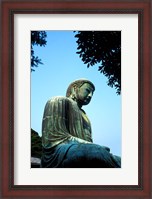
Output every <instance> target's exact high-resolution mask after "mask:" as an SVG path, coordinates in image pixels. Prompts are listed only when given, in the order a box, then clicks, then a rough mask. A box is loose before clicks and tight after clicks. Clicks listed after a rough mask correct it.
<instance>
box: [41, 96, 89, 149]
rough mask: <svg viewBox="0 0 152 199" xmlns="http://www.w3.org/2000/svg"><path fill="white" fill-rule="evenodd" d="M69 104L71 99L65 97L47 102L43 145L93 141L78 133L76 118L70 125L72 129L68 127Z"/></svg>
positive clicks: (43, 124)
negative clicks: (74, 122) (75, 123)
mask: <svg viewBox="0 0 152 199" xmlns="http://www.w3.org/2000/svg"><path fill="white" fill-rule="evenodd" d="M68 104H69V101H68V100H67V99H66V98H64V97H55V98H52V99H51V100H49V101H48V102H47V104H46V107H45V110H44V116H43V123H42V143H43V146H47V147H51V146H52V147H53V146H55V145H58V144H60V143H62V142H66V141H76V142H79V143H91V142H88V141H86V140H84V139H83V138H81V137H80V136H79V135H78V132H77V130H78V127H77V126H76V125H74V124H73V121H74V120H75V118H73V121H72V123H71V125H70V127H69V128H70V130H69V129H68V127H67V126H68V125H69V121H68V120H67V117H66V113H67V109H68V108H67V106H68ZM71 111H72V110H71ZM71 117H72V116H71ZM79 128H80V127H79Z"/></svg>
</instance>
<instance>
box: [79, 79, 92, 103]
mask: <svg viewBox="0 0 152 199" xmlns="http://www.w3.org/2000/svg"><path fill="white" fill-rule="evenodd" d="M93 92H94V89H93V87H92V86H91V85H90V84H89V83H84V84H83V85H82V86H81V87H79V88H76V100H77V103H78V104H79V105H80V106H83V105H87V104H89V102H90V101H91V98H92V96H93Z"/></svg>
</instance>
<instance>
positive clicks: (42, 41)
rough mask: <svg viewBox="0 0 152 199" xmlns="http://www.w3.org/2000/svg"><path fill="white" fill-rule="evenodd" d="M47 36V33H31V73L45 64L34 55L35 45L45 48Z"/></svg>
mask: <svg viewBox="0 0 152 199" xmlns="http://www.w3.org/2000/svg"><path fill="white" fill-rule="evenodd" d="M46 37H47V34H46V32H45V31H31V71H35V69H34V68H35V67H38V65H39V64H43V63H42V62H41V59H39V57H38V56H35V54H34V49H33V46H34V45H37V46H38V45H40V46H45V45H46V43H47V41H46Z"/></svg>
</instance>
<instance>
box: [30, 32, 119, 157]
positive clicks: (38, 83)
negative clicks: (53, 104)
mask: <svg viewBox="0 0 152 199" xmlns="http://www.w3.org/2000/svg"><path fill="white" fill-rule="evenodd" d="M74 35H75V33H74V32H73V31H47V39H46V40H47V45H46V46H45V47H39V46H34V51H35V55H37V56H38V57H39V58H40V59H41V60H42V62H43V65H39V67H38V68H36V69H35V72H32V73H31V128H33V129H34V130H35V131H37V132H38V133H39V134H40V135H41V134H42V133H41V125H42V117H43V111H44V107H45V104H46V102H47V100H48V99H50V98H51V97H53V96H65V93H66V89H67V87H68V85H69V84H70V83H71V82H72V81H74V80H76V79H79V78H86V79H89V80H90V81H92V82H93V83H94V85H95V87H96V90H95V92H94V95H93V98H92V101H91V102H90V104H89V105H87V106H83V109H84V110H85V111H86V113H87V115H88V117H89V119H90V121H91V124H92V133H93V142H94V143H96V144H100V145H104V146H108V147H110V149H111V152H112V153H113V154H115V155H121V96H119V95H117V94H116V90H115V89H114V88H111V87H109V86H108V85H107V78H106V77H105V76H104V75H102V74H101V73H100V72H98V64H97V65H96V66H93V67H90V68H87V66H86V65H85V64H84V63H83V62H82V60H81V59H80V58H79V55H78V54H76V51H77V43H76V38H74Z"/></svg>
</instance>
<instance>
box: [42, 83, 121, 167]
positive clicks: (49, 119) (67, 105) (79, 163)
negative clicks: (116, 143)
mask: <svg viewBox="0 0 152 199" xmlns="http://www.w3.org/2000/svg"><path fill="white" fill-rule="evenodd" d="M94 91H95V86H94V84H93V83H92V82H91V81H89V80H87V79H79V80H76V81H74V82H72V83H71V84H70V85H69V87H68V89H67V92H66V97H63V96H56V97H52V98H51V99H50V100H48V102H47V103H46V106H45V109H44V115H43V121H42V147H43V153H42V158H41V167H42V168H120V167H121V158H120V157H118V156H115V155H113V154H111V153H110V149H109V148H108V147H105V146H100V145H97V144H94V143H93V140H92V131H91V123H90V121H89V118H88V117H87V115H86V113H85V111H84V110H83V109H82V106H84V105H87V104H89V102H90V101H91V98H92V96H93V93H94Z"/></svg>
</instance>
